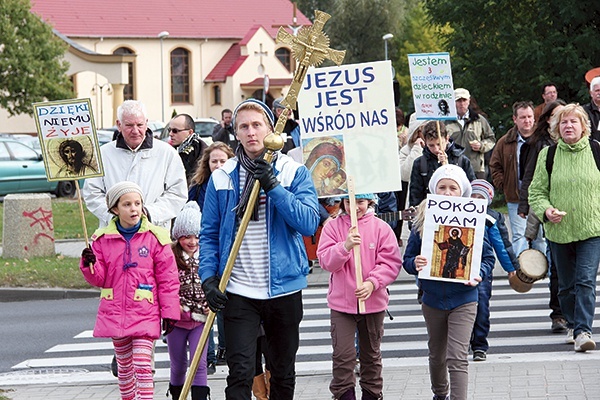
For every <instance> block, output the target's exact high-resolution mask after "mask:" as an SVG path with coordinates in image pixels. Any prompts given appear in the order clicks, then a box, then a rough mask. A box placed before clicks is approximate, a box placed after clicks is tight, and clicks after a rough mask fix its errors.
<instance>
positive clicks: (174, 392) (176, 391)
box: [167, 383, 183, 400]
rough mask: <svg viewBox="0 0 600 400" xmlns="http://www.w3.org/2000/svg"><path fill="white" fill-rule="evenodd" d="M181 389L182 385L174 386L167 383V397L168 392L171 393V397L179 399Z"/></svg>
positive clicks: (174, 399) (175, 399)
mask: <svg viewBox="0 0 600 400" xmlns="http://www.w3.org/2000/svg"><path fill="white" fill-rule="evenodd" d="M182 389H183V385H181V386H175V385H171V384H170V383H169V388H168V389H167V397H169V393H171V397H172V398H173V400H179V396H181V390H182Z"/></svg>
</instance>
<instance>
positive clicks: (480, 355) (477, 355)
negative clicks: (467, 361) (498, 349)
mask: <svg viewBox="0 0 600 400" xmlns="http://www.w3.org/2000/svg"><path fill="white" fill-rule="evenodd" d="M486 359H487V354H485V351H483V350H475V351H473V361H485V360H486Z"/></svg>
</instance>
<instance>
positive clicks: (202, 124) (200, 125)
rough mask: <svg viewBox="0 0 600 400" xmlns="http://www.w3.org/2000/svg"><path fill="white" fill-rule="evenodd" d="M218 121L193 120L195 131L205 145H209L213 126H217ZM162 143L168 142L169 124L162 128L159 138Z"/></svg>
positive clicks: (212, 119) (211, 119) (206, 119)
mask: <svg viewBox="0 0 600 400" xmlns="http://www.w3.org/2000/svg"><path fill="white" fill-rule="evenodd" d="M218 124H219V121H217V120H216V119H214V118H196V119H194V125H195V128H194V129H195V131H196V133H198V134H200V137H201V138H202V140H204V141H205V142H206V144H208V145H211V144H212V142H213V140H212V132H213V129H214V127H215V125H218ZM159 139H160V140H162V141H163V142H169V124H167V126H165V127H164V129H163V131H162V133H161V134H160V137H159Z"/></svg>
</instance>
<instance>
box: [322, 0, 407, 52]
mask: <svg viewBox="0 0 600 400" xmlns="http://www.w3.org/2000/svg"><path fill="white" fill-rule="evenodd" d="M405 5H406V0H335V1H333V4H332V8H331V12H330V14H331V15H332V16H333V17H334V18H335V19H333V18H332V21H331V24H328V25H326V26H325V28H326V31H327V32H328V34H329V36H330V38H331V43H332V46H333V47H335V48H337V49H345V50H346V58H345V59H344V63H345V64H353V63H361V62H368V61H378V60H383V59H384V41H383V39H382V36H383V35H385V34H387V33H391V34H393V35H394V37H398V34H399V32H400V31H401V26H402V19H403V16H404V9H405ZM395 47H396V46H394V40H393V39H392V40H391V41H389V42H388V58H394V57H395Z"/></svg>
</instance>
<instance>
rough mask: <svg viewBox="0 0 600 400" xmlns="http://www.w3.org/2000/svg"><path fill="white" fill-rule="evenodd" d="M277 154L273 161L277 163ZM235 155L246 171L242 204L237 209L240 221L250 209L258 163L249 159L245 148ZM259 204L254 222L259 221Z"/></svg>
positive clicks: (238, 149)
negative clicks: (249, 202)
mask: <svg viewBox="0 0 600 400" xmlns="http://www.w3.org/2000/svg"><path fill="white" fill-rule="evenodd" d="M277 154H278V153H277V152H274V153H273V161H272V163H273V164H274V163H275V161H277ZM235 155H236V157H237V158H238V161H239V163H240V165H241V166H242V167H243V168H244V169H245V170H246V182H245V183H244V189H243V190H242V194H241V195H240V202H239V203H238V205H237V206H236V207H235V213H236V215H237V216H238V218H239V219H242V217H243V216H244V213H245V212H246V208H247V207H248V200H250V193H252V187H253V186H254V181H255V179H254V174H255V173H256V161H254V160H253V159H251V158H250V157H248V155H247V154H246V152H245V151H244V147H243V146H238V147H237V148H236V149H235ZM258 203H259V201H256V202H255V203H254V210H253V211H252V217H251V218H252V221H258Z"/></svg>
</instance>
